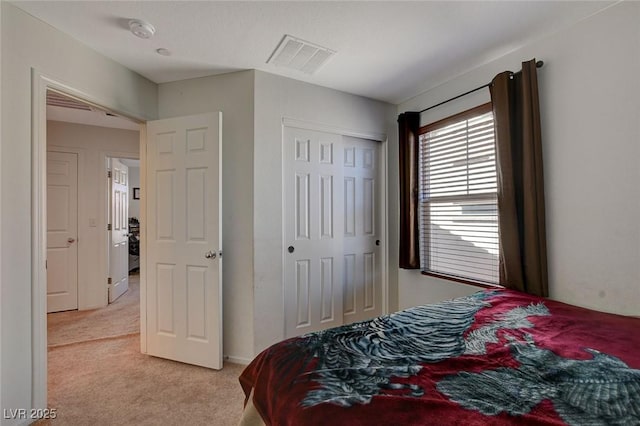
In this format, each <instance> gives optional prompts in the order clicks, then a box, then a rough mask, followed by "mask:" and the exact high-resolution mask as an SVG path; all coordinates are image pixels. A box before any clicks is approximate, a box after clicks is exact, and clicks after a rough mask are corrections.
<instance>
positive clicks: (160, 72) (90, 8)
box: [12, 1, 615, 104]
mask: <svg viewBox="0 0 640 426" xmlns="http://www.w3.org/2000/svg"><path fill="white" fill-rule="evenodd" d="M12 3H13V4H14V5H16V6H17V7H19V8H21V9H23V10H24V11H26V12H27V13H29V14H31V15H33V16H35V17H37V18H39V19H41V20H43V21H45V22H47V23H49V24H50V25H52V26H53V27H55V28H58V29H59V30H61V31H63V32H65V33H67V34H69V35H70V36H71V37H73V38H75V39H77V40H79V41H81V42H82V43H84V44H86V45H88V46H90V47H91V48H93V49H94V50H96V51H98V52H100V53H102V54H103V55H105V56H107V57H109V58H111V59H113V60H114V61H116V62H119V63H121V64H122V65H124V66H125V67H127V68H129V69H131V70H134V71H136V72H137V73H139V74H141V75H143V76H145V77H146V78H148V79H149V80H151V81H153V82H155V83H165V82H170V81H175V80H182V79H188V78H195V77H203V76H208V75H214V74H221V73H226V72H231V71H237V70H244V69H258V70H262V71H266V72H270V73H274V74H279V75H283V76H286V77H290V78H294V79H297V80H302V81H306V82H309V83H313V84H318V85H321V86H325V87H330V88H333V89H338V90H342V91H345V92H349V93H354V94H357V95H362V96H366V97H370V98H373V99H379V100H382V101H387V102H391V103H394V104H398V103H401V102H402V101H404V100H406V99H408V98H410V97H412V96H414V95H416V94H418V93H420V92H422V91H425V90H427V89H430V88H432V87H435V86H437V85H439V84H441V83H443V82H445V81H447V80H448V79H450V78H453V77H454V76H456V75H460V74H463V73H465V72H467V71H469V70H471V69H473V68H475V67H478V66H480V65H482V64H484V63H487V62H489V61H491V60H493V59H495V58H498V57H500V56H502V55H504V54H506V53H508V52H510V51H512V50H514V49H517V48H519V47H521V46H524V45H526V44H529V43H531V42H532V41H534V40H537V39H540V38H542V37H544V36H545V35H547V34H551V33H553V32H556V31H559V30H561V29H563V28H566V27H568V26H570V25H572V24H574V23H575V22H577V21H579V20H581V19H584V18H586V17H588V16H590V15H592V14H594V13H597V12H598V11H600V10H602V9H604V8H606V7H607V6H609V5H611V4H613V3H615V2H614V1H606V2H601V1H491V2H490V1H409V2H400V1H374V2H367V1H351V2H339V1H297V2H268V1H253V2H252V1H250V2H243V1H229V2H218V1H162V2H160V1H80V2H78V1H13V2H12ZM131 19H143V20H146V21H148V22H150V23H151V24H153V26H154V27H155V29H156V33H155V36H154V37H152V38H150V39H146V40H145V39H140V38H137V37H135V36H133V35H132V34H131V33H130V32H129V30H128V22H129V20H131ZM285 34H289V35H291V36H294V37H297V38H300V39H303V40H306V41H308V42H311V43H314V44H317V45H320V46H323V47H326V48H328V49H331V50H334V51H336V52H337V53H336V54H335V55H334V56H333V57H332V58H331V59H330V60H329V61H328V62H327V63H326V64H325V65H324V66H322V67H321V68H320V69H319V70H318V71H317V72H316V73H315V74H313V75H308V74H305V73H303V72H300V71H295V70H288V69H286V68H283V67H278V66H276V65H273V64H267V63H266V61H267V59H269V57H270V55H271V54H272V53H273V51H274V49H275V48H276V46H277V45H278V43H279V42H280V41H281V40H282V39H283V37H284V36H285ZM158 48H166V49H169V50H170V51H171V52H172V55H171V56H169V57H165V56H161V55H159V54H157V53H156V49H158ZM522 59H523V60H526V59H530V58H522ZM539 59H543V60H544V58H539Z"/></svg>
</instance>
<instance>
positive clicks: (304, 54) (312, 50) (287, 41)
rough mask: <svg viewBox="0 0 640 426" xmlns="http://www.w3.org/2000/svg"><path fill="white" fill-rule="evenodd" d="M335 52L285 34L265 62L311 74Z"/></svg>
mask: <svg viewBox="0 0 640 426" xmlns="http://www.w3.org/2000/svg"><path fill="white" fill-rule="evenodd" d="M335 53H336V52H335V51H333V50H331V49H328V48H326V47H322V46H320V45H317V44H314V43H310V42H308V41H304V40H301V39H299V38H296V37H293V36H290V35H288V34H285V36H284V37H283V38H282V40H281V41H280V44H278V46H277V47H276V50H274V51H273V53H272V54H271V57H269V59H268V60H267V63H268V64H274V65H277V66H281V67H285V68H291V69H294V70H297V71H302V72H304V73H306V74H313V73H315V72H316V71H318V69H320V67H321V66H323V65H324V64H325V63H326V62H327V61H328V60H329V59H330V58H331V57H332V56H333V55H334V54H335Z"/></svg>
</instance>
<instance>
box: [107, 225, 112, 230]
mask: <svg viewBox="0 0 640 426" xmlns="http://www.w3.org/2000/svg"><path fill="white" fill-rule="evenodd" d="M107 231H111V224H110V223H107Z"/></svg>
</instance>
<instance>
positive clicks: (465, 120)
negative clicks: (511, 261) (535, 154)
mask: <svg viewBox="0 0 640 426" xmlns="http://www.w3.org/2000/svg"><path fill="white" fill-rule="evenodd" d="M487 110H488V112H487ZM473 111H475V112H474V113H472V114H471V115H469V114H468V113H467V114H465V113H463V114H461V116H460V117H461V118H460V119H459V120H457V119H455V117H454V120H453V121H450V120H447V122H446V124H443V125H442V126H441V127H438V125H437V124H436V125H434V126H433V127H431V126H427V128H426V129H425V130H426V132H425V133H423V134H421V136H420V158H419V161H420V238H421V245H420V247H421V248H420V251H421V252H420V256H421V267H422V269H423V270H424V271H425V272H428V273H429V272H430V273H434V274H442V275H447V276H451V277H453V278H459V279H466V280H471V281H479V282H484V283H489V284H497V283H498V281H499V279H498V252H499V240H498V207H497V196H496V193H497V185H496V152H495V140H494V127H493V113H492V112H491V109H490V105H487V106H486V108H482V109H481V110H480V111H477V109H476V110H473Z"/></svg>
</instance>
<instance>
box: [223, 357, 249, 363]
mask: <svg viewBox="0 0 640 426" xmlns="http://www.w3.org/2000/svg"><path fill="white" fill-rule="evenodd" d="M223 358H224V360H225V361H228V362H231V363H233V364H240V365H249V363H250V362H251V359H249V358H244V357H240V356H233V355H225V356H224V357H223Z"/></svg>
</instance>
